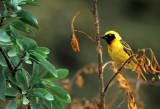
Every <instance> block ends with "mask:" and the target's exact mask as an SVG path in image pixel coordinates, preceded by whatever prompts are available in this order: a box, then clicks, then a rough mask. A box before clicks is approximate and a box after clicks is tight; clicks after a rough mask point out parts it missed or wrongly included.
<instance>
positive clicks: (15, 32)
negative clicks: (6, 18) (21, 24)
mask: <svg viewBox="0 0 160 109" xmlns="http://www.w3.org/2000/svg"><path fill="white" fill-rule="evenodd" d="M10 29H11V32H12V33H13V36H14V37H15V38H16V39H17V38H19V36H18V33H17V31H16V29H15V28H14V27H13V26H12V25H10Z"/></svg>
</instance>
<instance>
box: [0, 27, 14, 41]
mask: <svg viewBox="0 0 160 109" xmlns="http://www.w3.org/2000/svg"><path fill="white" fill-rule="evenodd" d="M0 41H1V42H11V39H10V37H9V36H8V35H7V33H6V32H5V31H4V30H2V29H0Z"/></svg>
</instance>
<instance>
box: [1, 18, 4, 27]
mask: <svg viewBox="0 0 160 109" xmlns="http://www.w3.org/2000/svg"><path fill="white" fill-rule="evenodd" d="M3 20H4V17H2V18H1V22H0V27H1V26H2V25H3Z"/></svg>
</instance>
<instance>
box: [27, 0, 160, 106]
mask: <svg viewBox="0 0 160 109" xmlns="http://www.w3.org/2000/svg"><path fill="white" fill-rule="evenodd" d="M37 2H38V3H39V4H40V5H41V6H40V7H25V8H26V9H27V10H28V11H29V12H31V13H32V14H33V15H35V16H36V17H37V19H38V21H39V26H40V30H39V31H38V30H35V34H36V37H34V39H35V40H36V41H37V43H38V45H39V46H45V47H48V48H49V49H50V50H51V53H50V54H49V57H48V60H50V62H51V63H52V64H54V65H55V66H56V68H67V69H69V70H70V74H69V76H68V78H72V77H73V75H74V74H75V72H76V71H77V70H78V69H80V68H82V67H83V66H85V65H87V64H90V63H96V62H97V54H96V48H95V44H94V43H93V42H92V41H91V40H89V39H88V38H87V37H86V36H84V35H82V34H76V36H77V39H78V41H79V45H80V52H78V53H75V52H74V51H73V50H72V48H71V46H70V42H71V35H72V33H71V27H70V25H71V21H72V18H73V16H74V15H75V14H76V12H78V11H80V10H83V9H90V8H92V2H91V0H37ZM98 13H99V23H100V35H103V34H104V33H105V32H106V31H109V30H115V31H117V32H118V33H119V34H120V35H121V37H122V38H123V40H124V41H126V42H127V43H128V44H129V45H130V47H131V48H132V50H133V51H134V52H136V51H137V50H138V48H152V50H153V51H154V53H155V55H156V57H157V59H158V61H160V59H159V55H160V50H159V47H160V43H159V41H160V29H159V28H160V0H98ZM74 26H75V29H78V30H81V31H84V32H86V33H88V34H89V35H90V36H92V37H94V35H95V32H94V31H93V29H94V20H93V16H92V13H90V12H85V13H82V14H80V15H79V16H78V17H77V18H76V20H75V22H74ZM28 37H31V36H28ZM101 45H102V51H103V61H104V62H107V61H110V60H111V58H110V57H109V56H108V53H107V43H106V42H105V41H103V40H102V41H101ZM124 72H126V73H127V72H128V73H127V74H126V73H125V77H126V78H129V77H132V76H133V77H134V78H135V76H134V74H133V73H130V70H124ZM82 76H83V77H84V85H83V88H78V87H77V86H76V85H74V86H73V92H72V93H73V98H87V99H92V98H93V97H95V96H96V95H97V93H98V91H99V84H98V76H97V75H96V74H94V75H82ZM111 76H112V72H111V71H109V70H105V71H104V80H105V84H106V83H107V81H108V80H109V79H110V78H111ZM55 82H57V84H60V82H59V81H55ZM132 88H133V89H135V84H132ZM119 90H120V89H119V88H118V83H116V84H115V85H113V86H112V87H111V88H110V89H109V90H108V92H107V95H106V100H107V101H108V100H109V99H110V98H111V97H112V96H113V95H114V94H115V93H116V92H118V91H119ZM124 97H125V94H124V93H122V94H121V95H120V96H119V98H118V100H117V101H116V102H115V103H114V104H113V106H112V109H115V107H116V106H117V105H118V104H119V103H120V102H121V101H122V99H123V98H124ZM140 98H141V99H142V100H143V101H144V105H145V108H144V109H159V107H160V100H159V99H160V87H158V86H149V85H145V86H144V85H143V86H141V88H140ZM121 109H127V100H126V102H125V104H123V105H122V107H121Z"/></svg>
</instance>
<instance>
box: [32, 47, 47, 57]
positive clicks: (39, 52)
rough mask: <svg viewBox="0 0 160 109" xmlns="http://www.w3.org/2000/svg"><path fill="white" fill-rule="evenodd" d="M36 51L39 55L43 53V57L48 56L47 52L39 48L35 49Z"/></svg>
mask: <svg viewBox="0 0 160 109" xmlns="http://www.w3.org/2000/svg"><path fill="white" fill-rule="evenodd" d="M34 52H35V53H37V54H38V55H41V56H42V57H43V58H47V55H46V54H45V52H43V51H41V50H39V49H37V48H36V49H35V51H34Z"/></svg>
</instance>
